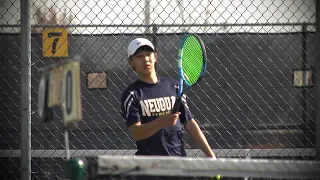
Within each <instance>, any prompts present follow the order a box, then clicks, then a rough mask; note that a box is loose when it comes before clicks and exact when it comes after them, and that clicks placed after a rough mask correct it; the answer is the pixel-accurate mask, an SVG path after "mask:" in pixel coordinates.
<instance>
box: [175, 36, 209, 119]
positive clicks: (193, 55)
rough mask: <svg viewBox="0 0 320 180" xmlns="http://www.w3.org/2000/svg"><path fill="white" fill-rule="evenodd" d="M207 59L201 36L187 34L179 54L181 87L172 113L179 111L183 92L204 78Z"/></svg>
mask: <svg viewBox="0 0 320 180" xmlns="http://www.w3.org/2000/svg"><path fill="white" fill-rule="evenodd" d="M206 61H207V55H206V50H205V46H204V44H203V42H202V40H201V39H200V37H199V36H198V35H196V34H190V35H187V36H186V37H185V38H184V40H183V41H182V43H181V46H180V50H179V55H178V74H179V87H178V93H177V98H176V101H175V104H174V106H173V108H172V111H171V113H172V114H173V113H176V112H178V111H179V108H180V105H181V101H182V100H181V98H182V96H183V94H184V93H185V92H186V91H188V90H189V89H190V88H191V87H192V86H194V85H196V84H198V82H199V81H200V80H201V79H202V77H203V75H204V72H205V70H206Z"/></svg>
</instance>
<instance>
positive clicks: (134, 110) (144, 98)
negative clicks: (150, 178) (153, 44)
mask: <svg viewBox="0 0 320 180" xmlns="http://www.w3.org/2000/svg"><path fill="white" fill-rule="evenodd" d="M177 87H178V81H176V80H174V79H171V78H165V77H158V82H157V83H156V84H149V83H146V82H142V81H140V80H137V81H136V82H134V83H133V84H131V85H130V86H129V87H127V89H126V90H125V91H124V92H123V94H122V98H121V114H122V117H123V118H124V119H125V120H126V123H127V126H128V127H129V126H131V125H132V124H134V123H136V122H139V121H141V124H144V123H148V122H151V121H153V120H155V119H156V118H158V117H159V116H160V115H163V114H168V113H170V112H171V109H172V107H173V105H174V102H175V99H176V95H177ZM182 102H183V106H180V110H179V111H180V112H181V114H180V117H179V119H180V121H177V123H176V125H174V126H170V127H166V128H162V129H161V130H159V131H158V132H156V133H155V134H153V135H152V136H150V137H149V138H146V139H143V140H140V141H137V142H136V145H137V148H138V151H137V153H136V155H166V156H186V152H185V150H184V148H183V141H182V129H181V128H182V127H181V125H182V123H184V122H186V121H189V120H191V119H192V114H191V113H190V110H189V108H188V106H187V103H186V99H185V97H183V98H182Z"/></svg>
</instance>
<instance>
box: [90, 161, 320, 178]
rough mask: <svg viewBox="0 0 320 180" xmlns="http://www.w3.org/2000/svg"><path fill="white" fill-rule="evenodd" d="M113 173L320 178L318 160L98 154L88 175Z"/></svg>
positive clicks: (115, 174) (96, 175) (98, 175)
mask: <svg viewBox="0 0 320 180" xmlns="http://www.w3.org/2000/svg"><path fill="white" fill-rule="evenodd" d="M91 165H92V164H91ZM92 169H94V170H92ZM113 175H114V176H119V175H120V176H132V175H133V176H135V175H145V176H165V177H166V176H167V177H170V176H171V177H172V176H174V177H181V176H183V177H210V176H215V175H222V176H223V177H224V178H226V177H230V178H243V177H246V178H259V179H261V178H270V179H319V178H320V162H319V161H310V160H274V159H241V158H218V159H211V158H191V157H164V156H129V155H100V156H98V158H97V164H96V167H95V168H92V167H91V170H90V177H100V178H101V177H103V176H113ZM92 179H93V178H92Z"/></svg>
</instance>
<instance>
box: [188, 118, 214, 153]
mask: <svg viewBox="0 0 320 180" xmlns="http://www.w3.org/2000/svg"><path fill="white" fill-rule="evenodd" d="M185 129H186V130H187V132H188V133H189V134H190V136H191V137H192V138H193V139H194V140H195V141H196V142H197V143H198V145H199V146H200V149H201V150H202V151H203V153H204V154H205V155H206V156H207V157H214V158H215V155H214V153H213V151H212V149H211V148H210V146H209V144H208V141H207V139H206V137H205V136H204V135H203V133H202V131H201V129H200V128H199V126H198V124H197V122H196V121H195V120H191V121H189V122H187V123H186V126H185Z"/></svg>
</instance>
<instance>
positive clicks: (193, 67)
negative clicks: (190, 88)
mask: <svg viewBox="0 0 320 180" xmlns="http://www.w3.org/2000/svg"><path fill="white" fill-rule="evenodd" d="M182 52H183V54H182V56H181V57H182V70H183V76H184V78H185V80H186V81H187V82H188V83H189V84H190V85H193V84H195V83H196V82H197V81H198V79H199V78H200V77H201V74H202V73H201V72H202V71H203V64H204V60H203V58H204V57H203V49H202V46H201V44H200V42H199V41H198V39H197V38H196V37H194V36H189V37H188V38H187V39H186V40H185V44H184V46H183V51H182Z"/></svg>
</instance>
